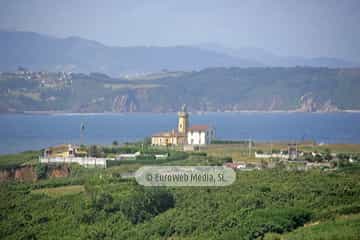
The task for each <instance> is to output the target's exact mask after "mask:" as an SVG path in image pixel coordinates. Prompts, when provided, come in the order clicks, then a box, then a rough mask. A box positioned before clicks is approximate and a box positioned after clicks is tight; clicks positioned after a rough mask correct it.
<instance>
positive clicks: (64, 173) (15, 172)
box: [0, 165, 70, 182]
mask: <svg viewBox="0 0 360 240" xmlns="http://www.w3.org/2000/svg"><path fill="white" fill-rule="evenodd" d="M69 175H70V168H69V167H67V166H54V167H49V168H48V170H47V177H48V178H61V177H68V176H69ZM36 180H38V177H37V175H36V171H35V167H34V166H30V165H28V166H21V167H17V168H10V169H2V170H0V182H5V181H19V182H35V181H36Z"/></svg>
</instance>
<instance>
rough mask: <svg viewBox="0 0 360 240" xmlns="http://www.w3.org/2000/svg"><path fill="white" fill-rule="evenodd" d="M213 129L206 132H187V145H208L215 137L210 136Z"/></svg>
mask: <svg viewBox="0 0 360 240" xmlns="http://www.w3.org/2000/svg"><path fill="white" fill-rule="evenodd" d="M212 132H213V129H208V130H206V131H189V132H188V133H187V144H190V145H205V144H210V143H211V140H212V139H213V138H214V137H215V136H214V134H211V133H212Z"/></svg>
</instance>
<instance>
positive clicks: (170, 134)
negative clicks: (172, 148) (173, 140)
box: [152, 130, 184, 137]
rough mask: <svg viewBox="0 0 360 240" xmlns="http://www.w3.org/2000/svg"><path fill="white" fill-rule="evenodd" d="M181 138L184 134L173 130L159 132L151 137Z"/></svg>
mask: <svg viewBox="0 0 360 240" xmlns="http://www.w3.org/2000/svg"><path fill="white" fill-rule="evenodd" d="M182 136H184V134H182V133H179V132H177V131H174V130H173V131H170V132H160V133H156V134H153V135H152V137H182Z"/></svg>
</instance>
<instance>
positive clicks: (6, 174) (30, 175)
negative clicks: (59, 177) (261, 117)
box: [0, 166, 37, 182]
mask: <svg viewBox="0 0 360 240" xmlns="http://www.w3.org/2000/svg"><path fill="white" fill-rule="evenodd" d="M12 180H15V181H20V182H34V181H36V180H37V176H36V172H35V169H34V167H33V166H23V167H19V168H12V169H3V170H0V182H4V181H12Z"/></svg>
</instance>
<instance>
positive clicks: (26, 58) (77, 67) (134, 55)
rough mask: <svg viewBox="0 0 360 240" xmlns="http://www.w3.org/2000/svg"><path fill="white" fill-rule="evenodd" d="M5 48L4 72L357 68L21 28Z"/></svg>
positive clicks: (2, 42)
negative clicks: (116, 43) (109, 42)
mask: <svg viewBox="0 0 360 240" xmlns="http://www.w3.org/2000/svg"><path fill="white" fill-rule="evenodd" d="M0 52H1V56H2V58H0V71H14V70H16V69H17V68H18V67H19V66H21V67H25V68H29V69H32V70H34V71H72V72H83V73H90V72H103V73H107V74H109V75H112V76H119V75H124V74H135V73H149V72H159V71H163V70H164V69H166V70H170V71H192V70H201V69H204V68H209V67H265V66H315V67H319V66H321V67H354V66H356V64H354V63H352V62H348V61H345V60H341V59H337V58H311V59H309V58H303V57H279V56H276V55H274V54H271V53H269V52H267V51H265V50H262V49H257V48H241V49H237V50H234V49H229V48H224V47H220V46H214V45H199V46H174V47H145V46H139V47H110V46H105V45H103V44H101V43H99V42H96V41H91V40H87V39H82V38H79V37H69V38H56V37H51V36H46V35H42V34H38V33H33V32H20V31H0Z"/></svg>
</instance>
